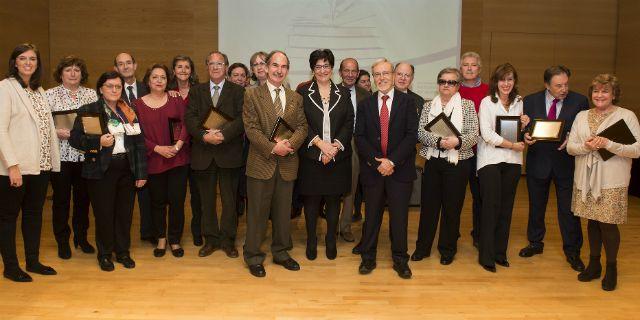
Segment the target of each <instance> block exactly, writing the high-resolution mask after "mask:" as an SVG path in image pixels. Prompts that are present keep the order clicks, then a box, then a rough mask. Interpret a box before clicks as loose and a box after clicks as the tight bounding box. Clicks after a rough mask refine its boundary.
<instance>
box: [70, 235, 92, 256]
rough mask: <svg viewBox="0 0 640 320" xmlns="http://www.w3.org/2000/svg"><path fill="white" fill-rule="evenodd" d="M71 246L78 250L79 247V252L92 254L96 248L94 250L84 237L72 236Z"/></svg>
mask: <svg viewBox="0 0 640 320" xmlns="http://www.w3.org/2000/svg"><path fill="white" fill-rule="evenodd" d="M73 246H74V247H75V248H76V249H78V246H80V250H82V252H84V253H94V252H96V248H94V247H93V246H92V245H91V244H90V243H89V241H87V237H86V236H77V237H76V236H74V237H73Z"/></svg>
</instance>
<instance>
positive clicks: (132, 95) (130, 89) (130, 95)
mask: <svg viewBox="0 0 640 320" xmlns="http://www.w3.org/2000/svg"><path fill="white" fill-rule="evenodd" d="M127 90H129V102H131V101H133V100H135V99H136V95H135V94H134V93H133V86H127Z"/></svg>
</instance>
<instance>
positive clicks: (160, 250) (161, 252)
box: [153, 239, 167, 258]
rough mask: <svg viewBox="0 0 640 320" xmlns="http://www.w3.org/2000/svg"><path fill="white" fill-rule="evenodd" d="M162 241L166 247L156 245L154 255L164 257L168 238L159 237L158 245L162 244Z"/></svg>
mask: <svg viewBox="0 0 640 320" xmlns="http://www.w3.org/2000/svg"><path fill="white" fill-rule="evenodd" d="M160 240H162V241H160ZM161 242H162V244H164V248H158V247H156V248H155V249H153V256H154V257H156V258H160V257H163V256H164V254H165V253H166V252H167V240H166V239H159V240H158V246H160V243H161Z"/></svg>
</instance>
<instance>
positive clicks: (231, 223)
mask: <svg viewBox="0 0 640 320" xmlns="http://www.w3.org/2000/svg"><path fill="white" fill-rule="evenodd" d="M205 63H206V65H207V70H208V72H209V81H207V82H205V83H201V84H198V85H196V86H194V87H193V88H192V89H191V90H190V91H189V105H188V106H187V111H186V113H185V116H184V121H185V124H186V125H187V130H188V131H189V134H191V136H192V137H193V145H192V147H191V168H192V169H193V170H194V171H193V172H194V177H195V181H196V184H197V186H198V190H199V191H200V195H201V196H202V197H201V198H202V201H201V203H202V235H203V236H204V238H205V244H204V246H203V247H202V248H200V251H199V252H198V256H200V257H206V256H209V255H211V254H212V253H213V252H214V251H216V250H218V249H222V250H223V251H224V253H225V254H226V255H227V256H228V257H229V258H237V257H238V250H237V249H236V246H235V240H236V230H237V226H238V215H237V212H236V190H238V181H239V179H240V167H242V166H243V165H244V158H243V157H242V134H243V133H244V126H243V124H242V106H243V104H244V88H243V87H241V86H239V85H237V84H235V83H233V82H231V81H225V76H226V74H227V67H228V66H229V60H228V59H227V56H226V55H225V54H224V53H221V52H219V51H213V52H211V53H210V54H209V56H207V59H206V60H205ZM212 109H215V111H219V112H222V113H223V114H225V115H227V116H229V117H231V118H232V120H230V121H229V122H227V123H225V124H224V125H222V126H221V127H220V128H210V129H205V128H204V127H203V125H202V124H203V123H204V122H205V120H206V119H207V117H208V116H209V113H210V112H213V111H214V110H212ZM218 181H219V183H220V198H221V200H222V215H221V216H220V221H218V215H217V210H216V187H217V185H218Z"/></svg>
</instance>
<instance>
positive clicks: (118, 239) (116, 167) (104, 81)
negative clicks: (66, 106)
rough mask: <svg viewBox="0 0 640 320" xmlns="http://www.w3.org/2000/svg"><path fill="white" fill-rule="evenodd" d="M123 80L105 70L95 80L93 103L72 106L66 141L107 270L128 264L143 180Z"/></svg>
mask: <svg viewBox="0 0 640 320" xmlns="http://www.w3.org/2000/svg"><path fill="white" fill-rule="evenodd" d="M123 87H124V79H123V78H122V77H121V76H120V75H119V74H118V73H117V72H115V71H110V72H105V73H103V74H102V75H101V76H100V78H98V82H97V84H96V91H98V97H99V99H98V101H96V102H94V103H90V104H86V105H84V106H82V107H80V109H78V116H77V117H76V120H75V123H74V125H73V129H72V130H71V138H70V139H69V143H70V144H71V146H72V147H74V148H76V149H78V150H82V151H83V152H84V154H85V158H84V162H83V165H82V176H83V177H84V178H86V179H87V186H88V189H89V199H91V204H92V207H93V214H94V216H95V221H96V245H97V247H98V264H99V265H100V269H102V270H103V271H113V269H114V265H113V262H112V261H111V258H112V254H113V253H114V252H115V254H116V261H117V262H118V263H121V264H122V265H123V266H124V267H125V268H128V269H130V268H134V267H135V262H134V261H133V259H131V255H130V253H129V247H130V245H131V219H132V215H133V202H134V196H135V188H136V187H137V188H141V187H143V186H144V185H145V183H146V182H147V156H146V148H145V144H144V136H143V135H142V130H141V129H140V124H139V122H138V116H137V114H136V113H135V111H134V110H133V109H132V108H131V107H129V105H127V104H126V103H125V102H124V101H123V100H122V99H121V98H120V97H121V95H122V89H123Z"/></svg>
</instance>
